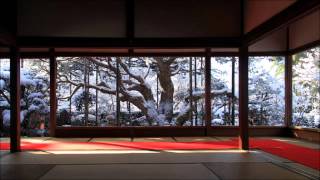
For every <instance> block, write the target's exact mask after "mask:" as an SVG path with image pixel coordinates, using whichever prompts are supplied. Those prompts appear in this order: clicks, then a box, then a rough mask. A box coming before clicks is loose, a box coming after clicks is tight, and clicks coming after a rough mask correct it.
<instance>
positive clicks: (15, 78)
mask: <svg viewBox="0 0 320 180" xmlns="http://www.w3.org/2000/svg"><path fill="white" fill-rule="evenodd" d="M20 93H21V91H20V58H19V51H18V48H17V47H11V48H10V99H11V100H10V108H11V111H10V151H11V152H19V151H21V148H20V138H21V135H20V122H21V121H20Z"/></svg>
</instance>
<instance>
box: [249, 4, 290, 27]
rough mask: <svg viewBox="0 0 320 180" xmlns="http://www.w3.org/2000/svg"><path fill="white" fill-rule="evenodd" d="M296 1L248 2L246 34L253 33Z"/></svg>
mask: <svg viewBox="0 0 320 180" xmlns="http://www.w3.org/2000/svg"><path fill="white" fill-rule="evenodd" d="M295 1H296V0H246V1H245V2H246V3H245V27H244V30H245V32H246V33H247V32H249V31H251V30H252V29H254V28H255V27H257V26H258V25H260V24H262V23H263V22H265V21H266V20H268V19H269V18H271V17H272V16H274V15H276V14H277V13H279V12H280V11H282V10H284V9H285V8H287V7H288V6H290V5H291V4H293V3H294V2H295Z"/></svg>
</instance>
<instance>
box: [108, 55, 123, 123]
mask: <svg viewBox="0 0 320 180" xmlns="http://www.w3.org/2000/svg"><path fill="white" fill-rule="evenodd" d="M109 61H111V58H110V59H109ZM116 61H117V62H116V66H117V74H116V78H117V79H116V101H117V113H116V114H117V116H116V120H117V126H120V93H119V91H120V89H119V88H120V78H121V76H120V69H119V68H120V66H119V62H118V61H119V59H117V60H116Z"/></svg>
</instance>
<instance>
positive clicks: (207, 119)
mask: <svg viewBox="0 0 320 180" xmlns="http://www.w3.org/2000/svg"><path fill="white" fill-rule="evenodd" d="M204 67H205V72H204V73H205V74H204V79H205V117H204V119H205V122H206V135H207V134H208V131H209V129H210V126H211V52H210V48H207V49H206V56H205V66H204Z"/></svg>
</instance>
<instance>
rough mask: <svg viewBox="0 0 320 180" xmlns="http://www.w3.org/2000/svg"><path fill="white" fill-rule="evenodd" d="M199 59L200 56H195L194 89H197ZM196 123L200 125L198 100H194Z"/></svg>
mask: <svg viewBox="0 0 320 180" xmlns="http://www.w3.org/2000/svg"><path fill="white" fill-rule="evenodd" d="M197 61H198V58H196V57H195V58H194V89H195V90H196V89H197ZM194 123H195V126H198V101H194Z"/></svg>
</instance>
